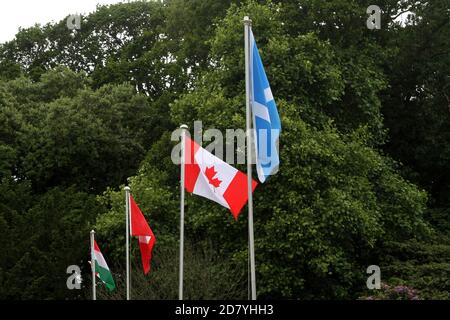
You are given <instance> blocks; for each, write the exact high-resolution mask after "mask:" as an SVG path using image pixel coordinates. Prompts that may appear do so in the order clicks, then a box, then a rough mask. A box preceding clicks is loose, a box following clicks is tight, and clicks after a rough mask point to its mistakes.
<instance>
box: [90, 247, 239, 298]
mask: <svg viewBox="0 0 450 320" xmlns="http://www.w3.org/2000/svg"><path fill="white" fill-rule="evenodd" d="M178 256H179V251H178V246H176V245H174V246H164V245H158V246H157V247H156V248H155V251H154V259H153V267H152V270H151V272H150V274H149V275H147V276H146V275H144V274H143V272H142V265H141V264H140V261H139V253H137V254H135V255H134V257H133V256H132V261H133V262H132V267H131V283H132V288H133V290H132V293H131V295H132V296H131V297H132V299H134V300H159V299H163V300H167V299H170V300H176V299H178V263H177V262H176V261H178ZM184 259H185V264H184V268H185V271H186V272H185V278H184V287H183V289H184V298H185V299H188V300H194V299H196V300H200V299H207V300H215V299H219V300H233V299H246V298H247V283H246V279H245V276H246V272H245V270H243V269H242V268H238V267H237V266H236V265H235V264H233V263H232V262H230V261H228V260H226V259H225V258H223V257H220V256H217V255H216V252H215V250H214V249H212V248H211V247H210V246H209V245H208V244H200V243H197V244H195V246H194V245H192V244H189V243H188V244H186V245H185V255H184ZM122 260H123V259H122ZM114 267H115V268H114V270H116V271H115V273H114V275H113V276H114V277H115V279H116V283H117V290H115V291H113V292H108V291H107V290H105V289H104V287H103V286H102V285H98V286H99V287H100V288H99V290H98V291H97V297H98V299H107V300H123V299H124V293H125V292H126V291H125V290H126V289H125V288H126V282H125V281H124V279H125V272H124V270H123V267H121V266H120V265H115V266H114Z"/></svg>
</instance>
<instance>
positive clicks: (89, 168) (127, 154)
mask: <svg viewBox="0 0 450 320" xmlns="http://www.w3.org/2000/svg"><path fill="white" fill-rule="evenodd" d="M370 4H371V3H370V1H356V0H351V1H344V0H331V1H319V0H306V1H304V0H302V1H299V0H287V1H276V0H273V1H265V0H264V1H263V0H261V1H256V0H249V1H238V0H229V1H216V0H206V1H205V0H202V1H200V0H166V1H135V2H131V3H120V4H115V5H109V6H99V7H98V8H97V10H96V11H95V12H93V13H92V14H89V15H87V16H83V17H82V21H81V29H80V30H68V29H67V27H66V23H65V22H66V20H65V19H63V20H61V21H60V22H56V23H51V24H46V25H44V26H41V25H36V26H34V27H31V28H27V29H21V30H20V31H19V32H18V34H17V35H16V37H15V38H14V39H13V40H12V41H9V42H6V43H3V44H0V199H1V200H0V241H1V243H2V244H3V248H2V250H1V251H0V298H5V299H29V298H39V299H66V298H70V299H83V298H87V297H89V294H90V293H89V282H88V281H85V282H84V283H83V290H81V291H77V290H74V291H70V290H68V289H67V288H66V287H65V285H66V279H67V276H68V275H67V274H66V268H67V267H68V266H69V265H72V264H77V265H80V266H82V267H83V272H85V271H86V270H87V269H88V268H89V265H88V264H87V260H88V259H89V230H90V229H95V230H96V231H97V236H98V241H99V243H100V244H101V247H102V248H104V254H105V256H106V257H107V260H108V263H109V264H110V267H111V270H112V271H113V275H114V276H115V277H117V278H118V279H120V277H121V276H123V272H124V270H123V265H124V261H122V260H123V257H124V237H125V235H124V232H123V231H124V228H125V225H124V224H125V221H124V210H123V208H124V194H123V187H124V185H126V184H127V185H129V186H130V187H131V189H132V192H133V196H134V198H135V199H136V201H137V202H138V204H139V206H140V208H141V209H142V211H143V212H144V214H145V216H146V218H147V220H148V221H149V224H150V226H151V227H152V229H153V231H154V233H155V237H156V239H157V243H156V247H155V250H156V252H155V253H154V256H155V260H154V261H153V266H152V272H151V273H150V275H149V276H148V277H145V278H144V277H143V276H142V275H139V274H138V273H137V272H138V271H139V270H136V268H134V270H136V271H134V272H135V273H133V277H135V279H137V278H138V277H139V279H140V281H139V283H141V284H146V286H145V285H141V286H139V288H137V289H136V291H137V292H136V295H137V296H136V298H141V299H167V298H170V299H175V298H176V292H177V291H176V290H177V283H176V280H177V278H176V272H175V270H174V268H175V266H176V263H177V261H178V256H177V250H176V248H177V246H178V237H179V235H178V232H179V231H178V228H179V192H180V189H179V166H177V165H175V164H173V163H172V161H171V158H170V156H171V151H172V148H173V147H174V146H175V144H176V142H174V141H171V132H172V131H173V130H175V129H176V128H178V126H179V125H180V124H182V123H186V124H188V125H189V126H190V127H192V126H193V123H194V121H198V120H200V121H202V123H203V128H204V129H205V130H206V129H209V128H217V129H220V130H223V132H225V130H226V129H244V128H245V73H244V65H245V60H244V45H243V44H244V41H243V36H244V35H243V23H242V19H243V17H244V16H246V15H248V16H250V17H251V19H252V21H253V32H254V35H255V38H256V41H257V43H258V47H259V49H260V52H261V56H262V60H263V62H264V65H265V69H266V72H267V75H268V77H269V81H270V84H271V87H272V91H273V93H274V97H275V100H276V102H277V105H278V110H279V113H280V117H281V123H282V127H283V132H282V135H281V138H280V157H281V165H280V170H279V172H278V173H277V174H276V175H274V176H272V177H270V179H269V180H268V182H267V183H265V184H261V185H259V186H258V188H257V189H256V190H255V193H254V207H255V215H254V216H255V242H256V266H257V278H258V296H259V298H263V299H269V298H277V299H280V298H288V299H357V298H361V297H366V296H368V295H371V294H372V293H371V292H369V291H368V290H367V289H366V287H365V285H366V279H367V276H368V275H367V273H366V269H367V267H368V266H369V265H373V264H375V265H379V266H380V267H381V270H382V277H383V278H382V280H383V281H384V282H386V283H389V284H390V285H397V284H402V285H406V286H411V287H414V288H415V289H417V290H418V292H419V296H420V297H421V298H424V299H427V298H442V299H448V298H449V297H450V293H449V292H450V287H449V284H448V281H447V280H446V279H448V278H449V276H450V274H449V271H448V270H450V269H449V267H450V263H449V262H448V261H446V260H445V259H444V258H443V256H445V255H447V256H448V252H450V220H449V219H450V216H449V214H450V209H449V204H450V193H449V192H447V191H449V188H450V179H449V174H448V172H450V171H449V170H447V169H449V168H448V166H449V165H450V161H448V160H449V155H450V153H449V150H450V144H449V142H448V141H449V139H447V137H448V135H449V133H450V122H449V121H450V118H449V112H450V100H449V97H450V75H449V70H450V52H449V50H448V48H449V47H450V43H449V42H450V37H449V32H450V9H449V8H450V1H449V0H437V1H409V0H407V1H394V0H384V1H379V3H378V5H379V6H380V8H381V9H382V10H383V13H382V27H381V29H380V30H369V29H367V27H366V19H367V17H368V15H367V14H366V9H367V7H368V6H369V5H370ZM404 11H405V12H406V11H407V12H410V13H411V15H410V16H409V17H408V18H407V19H404V20H403V21H399V20H398V19H396V17H397V16H398V15H399V14H401V13H402V12H404ZM237 168H238V169H242V170H243V171H245V168H244V166H242V165H237ZM186 241H187V244H188V245H187V248H188V252H187V260H189V261H187V262H186V263H187V266H188V267H187V270H186V274H189V272H191V273H190V275H188V276H187V278H186V287H187V293H186V297H187V298H192V299H195V298H197V299H202V298H208V299H213V298H223V299H232V298H236V299H239V298H241V299H243V298H245V297H246V296H247V267H248V264H247V258H248V253H247V241H248V234H247V214H246V213H245V210H243V213H242V214H241V215H240V217H239V219H238V220H237V221H235V220H234V219H233V217H232V216H231V214H229V212H228V211H227V210H226V209H225V208H221V207H218V206H217V205H216V204H215V203H211V202H210V201H208V200H205V199H202V198H199V197H191V196H187V199H186ZM137 250H138V249H137V246H133V250H132V260H133V263H138V262H139V253H138V251H137ZM158 255H159V257H158ZM84 278H87V277H84ZM164 279H166V280H167V281H164ZM199 279H203V280H202V281H200V282H201V283H200V282H199ZM85 280H86V279H85ZM117 283H118V289H119V290H122V289H123V282H122V281H121V280H118V282H117ZM152 286H153V287H152ZM100 294H101V295H102V296H103V297H104V298H109V299H121V298H123V295H124V294H122V293H121V292H119V291H118V292H116V293H114V294H109V293H107V292H106V291H105V292H103V291H100Z"/></svg>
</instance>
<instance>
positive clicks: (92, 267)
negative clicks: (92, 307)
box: [91, 230, 97, 300]
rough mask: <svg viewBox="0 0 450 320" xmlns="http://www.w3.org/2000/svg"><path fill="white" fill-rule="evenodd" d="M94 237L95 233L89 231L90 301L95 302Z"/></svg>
mask: <svg viewBox="0 0 450 320" xmlns="http://www.w3.org/2000/svg"><path fill="white" fill-rule="evenodd" d="M94 237H95V231H94V230H91V273H92V300H97V293H96V287H95V257H94Z"/></svg>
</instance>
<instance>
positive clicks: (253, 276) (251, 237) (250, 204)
mask: <svg viewBox="0 0 450 320" xmlns="http://www.w3.org/2000/svg"><path fill="white" fill-rule="evenodd" d="M244 26H245V97H246V103H245V105H246V120H247V121H246V122H247V186H248V234H249V250H250V277H251V290H252V300H256V272H255V239H254V233H253V194H252V191H253V190H252V162H251V159H252V148H251V147H252V134H251V128H252V122H251V110H250V103H251V102H250V94H251V90H252V89H251V85H252V84H251V79H250V68H251V63H250V62H251V55H250V31H251V28H252V20H250V18H249V17H248V16H245V17H244Z"/></svg>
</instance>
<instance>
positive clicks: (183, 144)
mask: <svg viewBox="0 0 450 320" xmlns="http://www.w3.org/2000/svg"><path fill="white" fill-rule="evenodd" d="M180 129H181V177H180V192H181V195H180V196H181V202H180V276H179V277H180V287H179V291H178V298H179V300H183V272H184V267H183V264H184V193H185V191H184V176H185V168H184V165H185V158H184V157H185V151H186V150H185V149H186V131H187V129H188V126H187V125H185V124H183V125H181V126H180Z"/></svg>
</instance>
